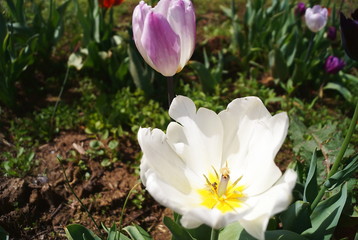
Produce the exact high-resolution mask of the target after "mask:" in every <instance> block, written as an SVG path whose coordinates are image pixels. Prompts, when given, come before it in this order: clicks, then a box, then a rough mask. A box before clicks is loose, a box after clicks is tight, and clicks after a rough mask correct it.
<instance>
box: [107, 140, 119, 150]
mask: <svg viewBox="0 0 358 240" xmlns="http://www.w3.org/2000/svg"><path fill="white" fill-rule="evenodd" d="M118 145H119V142H118V141H116V140H112V141H110V142H109V143H108V147H109V148H110V149H111V150H114V149H116V148H117V147H118Z"/></svg>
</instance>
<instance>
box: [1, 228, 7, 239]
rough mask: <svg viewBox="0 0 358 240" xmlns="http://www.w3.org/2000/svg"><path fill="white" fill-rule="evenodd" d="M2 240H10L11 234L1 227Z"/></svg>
mask: <svg viewBox="0 0 358 240" xmlns="http://www.w3.org/2000/svg"><path fill="white" fill-rule="evenodd" d="M0 240H9V233H8V232H6V231H5V229H3V228H2V227H1V226H0Z"/></svg>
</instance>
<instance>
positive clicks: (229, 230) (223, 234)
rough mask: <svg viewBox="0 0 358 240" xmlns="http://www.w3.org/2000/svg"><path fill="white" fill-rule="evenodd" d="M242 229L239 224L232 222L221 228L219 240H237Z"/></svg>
mask: <svg viewBox="0 0 358 240" xmlns="http://www.w3.org/2000/svg"><path fill="white" fill-rule="evenodd" d="M243 230H244V228H243V227H242V226H241V224H240V223H239V222H234V223H231V224H229V225H228V226H226V227H225V228H223V229H222V230H221V231H220V233H219V240H227V239H232V240H235V239H239V237H240V234H241V232H242V231H243Z"/></svg>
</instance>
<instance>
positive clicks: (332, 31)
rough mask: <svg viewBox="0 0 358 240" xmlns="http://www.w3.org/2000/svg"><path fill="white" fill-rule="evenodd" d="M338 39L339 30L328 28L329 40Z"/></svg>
mask: <svg viewBox="0 0 358 240" xmlns="http://www.w3.org/2000/svg"><path fill="white" fill-rule="evenodd" d="M336 37H337V29H336V28H335V27H333V26H330V27H328V29H327V38H328V39H330V40H332V41H334V40H336Z"/></svg>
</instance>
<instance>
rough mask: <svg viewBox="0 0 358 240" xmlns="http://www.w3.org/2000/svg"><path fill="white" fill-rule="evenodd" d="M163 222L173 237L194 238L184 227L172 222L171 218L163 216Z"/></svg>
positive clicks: (192, 239) (191, 239) (178, 238)
mask: <svg viewBox="0 0 358 240" xmlns="http://www.w3.org/2000/svg"><path fill="white" fill-rule="evenodd" d="M163 223H164V224H165V226H167V228H168V229H169V230H170V232H171V233H172V235H173V239H176V240H195V238H193V237H192V236H191V235H190V234H189V233H188V231H187V230H186V229H185V228H183V227H182V226H181V225H179V224H178V223H176V222H174V221H173V220H172V219H171V218H169V217H166V216H165V217H164V219H163Z"/></svg>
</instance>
